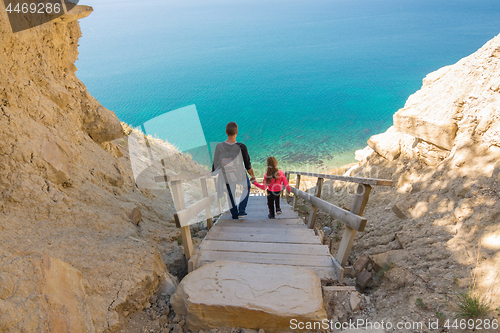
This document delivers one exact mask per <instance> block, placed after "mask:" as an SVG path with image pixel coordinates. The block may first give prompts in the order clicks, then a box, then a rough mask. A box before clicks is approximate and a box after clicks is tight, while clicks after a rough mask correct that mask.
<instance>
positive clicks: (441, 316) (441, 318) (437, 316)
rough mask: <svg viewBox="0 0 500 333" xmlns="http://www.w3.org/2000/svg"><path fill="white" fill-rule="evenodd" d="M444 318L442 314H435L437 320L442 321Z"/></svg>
mask: <svg viewBox="0 0 500 333" xmlns="http://www.w3.org/2000/svg"><path fill="white" fill-rule="evenodd" d="M445 317H446V316H445V315H444V313H442V312H439V311H438V312H436V318H437V319H439V320H443V319H444V318H445Z"/></svg>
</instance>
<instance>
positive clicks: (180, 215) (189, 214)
mask: <svg viewBox="0 0 500 333" xmlns="http://www.w3.org/2000/svg"><path fill="white" fill-rule="evenodd" d="M216 198H217V193H213V194H211V195H210V196H209V197H206V198H204V199H201V200H200V201H198V202H196V203H195V204H193V205H191V206H190V207H188V208H185V209H183V210H181V211H178V212H177V213H175V214H174V218H175V220H176V223H177V222H178V223H179V225H180V226H181V227H184V226H187V225H189V221H191V220H192V219H193V218H195V217H196V215H198V214H199V213H200V212H201V211H202V210H203V209H204V208H205V207H207V206H210V205H211V204H212V203H213V202H215V200H216Z"/></svg>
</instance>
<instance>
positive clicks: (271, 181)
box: [253, 156, 291, 219]
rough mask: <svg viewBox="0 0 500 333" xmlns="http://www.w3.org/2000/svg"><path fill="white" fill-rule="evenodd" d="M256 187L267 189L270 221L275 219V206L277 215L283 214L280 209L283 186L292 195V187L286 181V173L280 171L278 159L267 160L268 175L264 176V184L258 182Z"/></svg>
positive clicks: (255, 183) (272, 157)
mask: <svg viewBox="0 0 500 333" xmlns="http://www.w3.org/2000/svg"><path fill="white" fill-rule="evenodd" d="M253 184H254V185H255V186H257V187H258V188H260V189H263V190H265V189H267V206H268V207H269V215H267V217H269V218H270V219H274V218H275V217H274V205H276V213H277V214H281V208H280V194H281V190H282V189H283V186H282V185H281V184H283V185H285V187H286V190H287V192H288V193H290V191H291V189H290V185H288V181H287V180H286V177H285V173H284V172H283V171H281V170H279V169H278V160H276V157H274V156H270V157H268V158H267V173H266V174H265V175H264V182H263V184H262V185H261V184H259V183H257V182H256V181H254V182H253Z"/></svg>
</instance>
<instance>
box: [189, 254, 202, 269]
mask: <svg viewBox="0 0 500 333" xmlns="http://www.w3.org/2000/svg"><path fill="white" fill-rule="evenodd" d="M199 258H200V253H199V251H195V252H194V253H193V256H192V257H191V258H190V259H189V261H188V273H191V272H192V271H194V270H195V269H196V267H198V259H199Z"/></svg>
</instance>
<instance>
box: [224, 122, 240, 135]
mask: <svg viewBox="0 0 500 333" xmlns="http://www.w3.org/2000/svg"><path fill="white" fill-rule="evenodd" d="M236 133H238V125H236V123H235V122H234V121H231V122H229V123H228V124H227V125H226V134H227V135H229V136H233V135H235V134H236Z"/></svg>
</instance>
